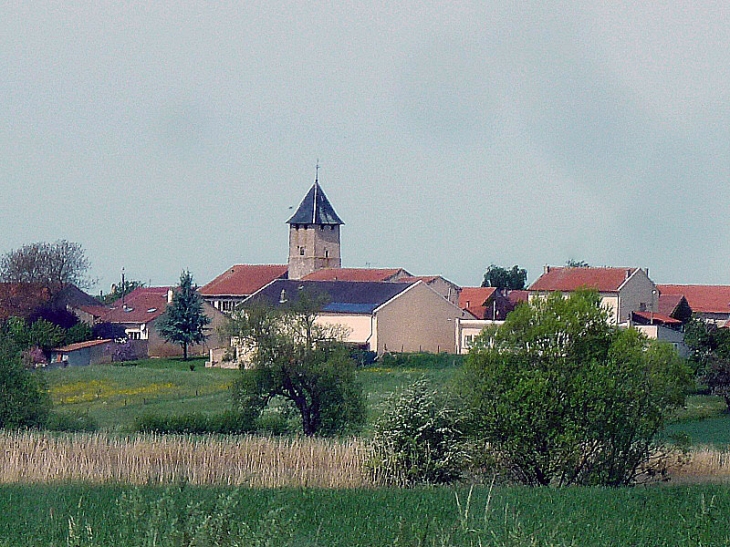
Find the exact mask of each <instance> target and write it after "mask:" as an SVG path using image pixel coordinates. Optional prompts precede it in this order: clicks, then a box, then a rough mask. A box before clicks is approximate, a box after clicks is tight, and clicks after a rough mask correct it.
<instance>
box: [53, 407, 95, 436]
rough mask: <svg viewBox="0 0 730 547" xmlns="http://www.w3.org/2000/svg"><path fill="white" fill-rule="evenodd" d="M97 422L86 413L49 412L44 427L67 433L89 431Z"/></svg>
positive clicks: (92, 429) (93, 429) (91, 430)
mask: <svg viewBox="0 0 730 547" xmlns="http://www.w3.org/2000/svg"><path fill="white" fill-rule="evenodd" d="M98 427H99V424H98V423H97V422H96V420H94V419H93V418H92V417H91V416H89V414H88V413H86V412H83V413H68V412H51V414H50V415H49V417H48V422H47V423H46V427H45V429H47V430H48V431H65V432H68V433H83V432H86V433H91V432H93V431H96V430H97V429H98Z"/></svg>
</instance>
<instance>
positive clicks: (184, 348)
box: [183, 342, 188, 361]
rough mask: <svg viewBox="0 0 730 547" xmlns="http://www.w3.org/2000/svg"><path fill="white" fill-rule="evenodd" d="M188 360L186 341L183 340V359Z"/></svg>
mask: <svg viewBox="0 0 730 547" xmlns="http://www.w3.org/2000/svg"><path fill="white" fill-rule="evenodd" d="M187 360H188V343H187V342H183V361H187Z"/></svg>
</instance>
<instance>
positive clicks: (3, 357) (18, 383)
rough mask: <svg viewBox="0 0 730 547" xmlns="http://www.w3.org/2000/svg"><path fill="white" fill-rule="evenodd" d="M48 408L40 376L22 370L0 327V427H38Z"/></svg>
mask: <svg viewBox="0 0 730 547" xmlns="http://www.w3.org/2000/svg"><path fill="white" fill-rule="evenodd" d="M50 409H51V398H50V396H49V395H48V393H47V392H46V390H45V386H44V385H43V382H42V377H41V376H40V375H39V374H38V373H37V372H32V371H30V370H27V369H26V368H25V367H23V364H22V361H21V357H20V350H19V348H18V346H17V345H16V344H15V343H14V341H13V340H12V337H11V336H9V333H8V330H7V326H6V325H2V328H0V428H2V429H18V428H29V427H41V426H43V425H44V424H45V423H46V420H47V419H48V415H49V412H50Z"/></svg>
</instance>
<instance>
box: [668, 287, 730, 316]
mask: <svg viewBox="0 0 730 547" xmlns="http://www.w3.org/2000/svg"><path fill="white" fill-rule="evenodd" d="M657 288H658V289H659V293H660V294H661V295H662V297H663V296H664V295H670V294H672V295H682V296H684V297H685V298H686V299H687V303H688V304H689V305H690V307H691V308H692V311H694V312H698V313H728V314H730V286H728V285H658V286H657Z"/></svg>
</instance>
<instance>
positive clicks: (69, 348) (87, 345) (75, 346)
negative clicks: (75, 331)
mask: <svg viewBox="0 0 730 547" xmlns="http://www.w3.org/2000/svg"><path fill="white" fill-rule="evenodd" d="M109 342H113V340H110V339H105V340H89V341H88V342H78V343H76V344H69V345H68V346H63V347H62V348H56V349H54V350H53V351H56V352H59V353H68V352H70V351H76V350H78V349H84V348H92V347H94V346H100V345H102V344H108V343H109Z"/></svg>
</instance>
